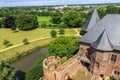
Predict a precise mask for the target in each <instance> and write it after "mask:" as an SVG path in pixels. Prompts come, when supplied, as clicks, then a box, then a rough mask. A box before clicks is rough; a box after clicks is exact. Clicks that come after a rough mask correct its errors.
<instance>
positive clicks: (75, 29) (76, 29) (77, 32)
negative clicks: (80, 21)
mask: <svg viewBox="0 0 120 80" xmlns="http://www.w3.org/2000/svg"><path fill="white" fill-rule="evenodd" d="M72 30H74V31H75V32H76V34H75V35H76V36H80V37H81V35H80V33H79V31H78V28H72Z"/></svg>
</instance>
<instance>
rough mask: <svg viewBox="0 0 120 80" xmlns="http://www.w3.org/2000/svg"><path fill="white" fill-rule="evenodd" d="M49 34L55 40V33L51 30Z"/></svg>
mask: <svg viewBox="0 0 120 80" xmlns="http://www.w3.org/2000/svg"><path fill="white" fill-rule="evenodd" d="M50 34H51V37H52V38H55V37H56V36H57V32H56V31H55V30H51V32H50Z"/></svg>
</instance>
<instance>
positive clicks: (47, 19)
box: [38, 16, 52, 25]
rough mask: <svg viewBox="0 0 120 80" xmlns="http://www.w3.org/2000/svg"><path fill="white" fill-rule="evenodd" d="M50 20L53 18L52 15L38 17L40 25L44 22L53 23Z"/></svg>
mask: <svg viewBox="0 0 120 80" xmlns="http://www.w3.org/2000/svg"><path fill="white" fill-rule="evenodd" d="M50 20H51V17H41V16H39V17H38V23H39V25H41V24H44V23H45V24H47V25H49V24H52V23H51V22H50Z"/></svg>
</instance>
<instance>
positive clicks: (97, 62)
mask: <svg viewBox="0 0 120 80" xmlns="http://www.w3.org/2000/svg"><path fill="white" fill-rule="evenodd" d="M80 49H82V56H85V55H86V57H88V58H89V59H90V62H91V63H90V65H89V67H88V69H90V72H91V73H92V74H93V76H95V77H96V79H97V80H99V78H101V77H102V78H104V79H105V80H107V79H106V78H108V77H110V76H114V77H115V78H116V79H117V80H120V52H118V51H111V52H103V51H99V50H96V49H94V48H91V47H90V46H89V45H87V44H81V45H80ZM112 55H114V56H113V58H112ZM115 56H116V58H115Z"/></svg>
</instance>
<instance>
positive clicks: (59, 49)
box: [48, 36, 78, 58]
mask: <svg viewBox="0 0 120 80" xmlns="http://www.w3.org/2000/svg"><path fill="white" fill-rule="evenodd" d="M76 39H77V37H63V36H61V37H58V38H56V39H55V40H54V41H53V42H51V43H50V44H49V45H48V51H49V54H50V55H53V56H56V55H57V56H60V57H64V56H66V57H67V58H70V57H71V56H73V55H74V54H76V53H77V50H78V46H77V45H76Z"/></svg>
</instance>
